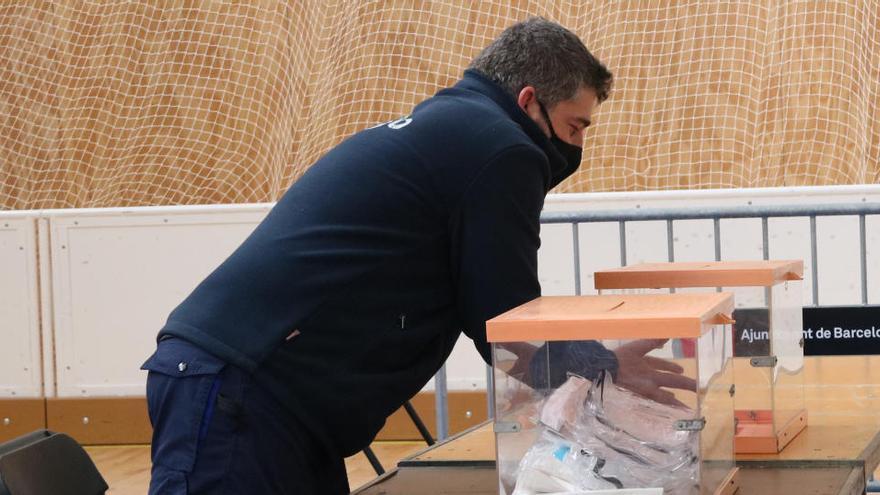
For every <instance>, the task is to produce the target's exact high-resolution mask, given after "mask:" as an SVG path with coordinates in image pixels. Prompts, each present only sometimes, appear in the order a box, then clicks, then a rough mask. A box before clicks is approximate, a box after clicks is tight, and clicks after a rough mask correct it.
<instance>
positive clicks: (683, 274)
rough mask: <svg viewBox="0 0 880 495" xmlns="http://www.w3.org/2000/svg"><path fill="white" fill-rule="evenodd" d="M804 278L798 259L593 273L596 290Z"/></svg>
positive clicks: (636, 267) (640, 267) (765, 284)
mask: <svg viewBox="0 0 880 495" xmlns="http://www.w3.org/2000/svg"><path fill="white" fill-rule="evenodd" d="M803 277H804V262H803V261H801V260H768V261H710V262H697V263H690V262H688V263H678V262H676V263H643V264H640V265H632V266H626V267H623V268H616V269H613V270H602V271H598V272H596V275H595V277H594V279H595V284H596V289H599V290H604V289H655V288H657V289H658V288H676V287H770V286H772V285H775V284H778V283H780V282H785V281H787V280H801V279H803Z"/></svg>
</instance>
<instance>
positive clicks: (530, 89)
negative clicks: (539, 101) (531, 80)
mask: <svg viewBox="0 0 880 495" xmlns="http://www.w3.org/2000/svg"><path fill="white" fill-rule="evenodd" d="M534 101H535V87H534V86H526V87H524V88H523V89H521V90H520V92H519V96H517V98H516V103H517V104H518V105H519V107H520V108H522V111H523V112H525V113H529V110H528V107H529V104H530V103H532V102H534Z"/></svg>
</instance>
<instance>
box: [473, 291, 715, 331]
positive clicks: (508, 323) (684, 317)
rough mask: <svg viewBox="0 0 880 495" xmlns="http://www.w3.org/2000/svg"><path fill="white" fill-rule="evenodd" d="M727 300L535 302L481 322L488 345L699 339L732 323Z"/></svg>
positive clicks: (663, 297)
mask: <svg viewBox="0 0 880 495" xmlns="http://www.w3.org/2000/svg"><path fill="white" fill-rule="evenodd" d="M732 311H733V295H732V294H730V293H727V292H712V293H705V294H651V295H643V294H633V295H602V296H547V297H539V298H537V299H534V300H532V301H530V302H527V303H525V304H523V305H521V306H518V307H516V308H514V309H512V310H510V311H508V312H506V313H504V314H501V315H499V316H497V317H495V318H492V319H491V320H489V321H487V322H486V335H487V338H488V340H489V342H527V341H535V340H543V341H551V340H596V339H654V338H657V339H659V338H692V337H699V336H700V335H702V334H703V332H704V331H706V330H708V328H709V326H710V325H713V324H725V323H732V322H733V320H732V319H731V318H730V314H731V312H732Z"/></svg>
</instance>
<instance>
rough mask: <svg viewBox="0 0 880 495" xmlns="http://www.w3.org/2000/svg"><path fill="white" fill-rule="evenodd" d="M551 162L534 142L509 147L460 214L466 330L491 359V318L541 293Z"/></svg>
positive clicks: (456, 229) (456, 246)
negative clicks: (488, 329)
mask: <svg viewBox="0 0 880 495" xmlns="http://www.w3.org/2000/svg"><path fill="white" fill-rule="evenodd" d="M547 167H548V165H547V158H546V157H545V156H544V155H543V154H542V153H541V152H540V151H538V150H536V149H534V148H531V147H528V146H517V147H513V148H510V149H508V150H506V151H505V152H503V153H501V154H499V155H497V156H496V157H495V158H494V159H493V160H492V161H491V162H490V163H488V164H487V165H486V166H484V168H483V170H482V171H481V172H480V173H479V174H478V175H477V176H476V178H475V179H474V181H473V182H472V183H471V184H470V185H469V187H468V189H467V191H466V192H465V194H464V196H463V198H462V200H461V203H460V205H459V209H458V211H457V213H456V214H455V216H454V221H453V228H452V249H453V251H454V253H453V262H454V267H455V268H454V269H456V268H457V269H456V271H457V274H458V304H457V305H458V309H459V314H460V316H461V318H462V323H463V326H464V329H463V330H464V333H465V334H466V335H467V336H468V337H470V338H471V339H472V340H473V341H474V345H475V346H476V348H477V350H478V351H479V352H480V355H481V356H482V357H483V359H484V360H485V361H486V362H487V363H489V364H490V365H491V363H492V357H491V355H490V350H489V345H488V343H487V342H486V320H489V319H491V318H494V317H495V316H497V315H499V314H501V313H503V312H505V311H507V310H510V309H512V308H514V307H516V306H518V305H520V304H522V303H525V302H527V301H530V300H532V299H534V298H536V297H538V296H540V295H541V286H540V284H539V282H538V248H539V247H540V245H541V239H540V224H539V217H540V214H541V208H542V207H543V205H544V195H545V189H544V188H545V186H546V183H547V180H548V179H547V177H548V174H549V172H548V170H547ZM456 261H457V263H455V262H456ZM456 265H457V267H456Z"/></svg>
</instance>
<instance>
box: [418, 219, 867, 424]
mask: <svg viewBox="0 0 880 495" xmlns="http://www.w3.org/2000/svg"><path fill="white" fill-rule="evenodd" d="M868 215H880V203H868V202H862V203H837V204H824V205H750V206H726V207H713V208H709V207H696V208H643V209H625V210H597V211H566V212H544V213H543V214H542V215H541V223H542V224H548V225H549V224H570V225H571V235H572V252H573V255H574V289H575V294H577V295H580V294H581V264H580V239H579V229H578V227H579V225H580V224H583V223H608V222H616V223H617V224H618V228H619V237H620V264H621V266H626V264H627V259H626V254H627V249H626V240H627V239H626V224H627V223H628V222H644V221H665V222H666V250H667V259H668V260H669V261H675V249H674V243H673V225H674V222H676V221H681V220H712V221H713V228H714V243H715V260H716V261H720V260H721V220H725V219H737V218H755V219H761V233H762V243H763V257H764V259H769V254H770V237H769V225H768V220H769V219H771V218H793V217H801V218H809V220H810V253H811V259H810V263H811V282H812V296H813V297H812V301H813V305H814V306H818V305H819V263H818V249H817V247H818V243H817V232H816V218H819V217H835V216H857V217H858V219H859V252H860V258H861V260H860V278H861V302H862V305H866V304H868V277H867V275H868V269H867V259H866V256H867V246H866V243H867V239H866V232H865V217H866V216H868ZM441 375H442V377H441ZM435 378H436V379H435V394H436V401H435V405H436V408H437V431H438V437H439V439H443V438H445V437H446V433H447V432H448V418H449V415H448V401H447V390H446V370H445V367H444V368H441V370H440V372H438V374H437V376H436V377H435ZM492 378H493V377H492V370H491V369H490V368H488V367H487V372H486V384H487V385H486V389H487V390H486V393H487V399H488V401H487V402H488V414H489V416H488V417H490V418H492V417H493V416H494V393H493V381H492ZM441 422H442V424H441ZM439 432H443V435H440V434H439Z"/></svg>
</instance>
